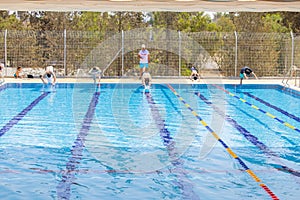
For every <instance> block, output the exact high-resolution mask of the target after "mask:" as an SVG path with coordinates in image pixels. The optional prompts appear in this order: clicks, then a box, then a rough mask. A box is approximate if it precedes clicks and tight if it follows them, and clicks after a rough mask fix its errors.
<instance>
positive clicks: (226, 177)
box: [0, 83, 300, 200]
mask: <svg viewBox="0 0 300 200" xmlns="http://www.w3.org/2000/svg"><path fill="white" fill-rule="evenodd" d="M299 98H300V93H298V92H296V91H293V90H290V89H284V88H282V87H281V86H279V85H243V86H235V85H225V86H224V85H187V84H186V85H184V84H181V85H180V84H179V85H177V84H172V85H159V84H154V85H153V86H152V89H151V91H150V93H146V94H145V93H143V89H142V88H141V87H140V85H138V84H101V86H100V88H97V87H95V86H94V85H93V84H87V83H75V84H57V86H56V88H55V89H53V88H43V87H42V85H41V84H6V85H4V86H0V102H1V103H0V177H1V178H0V180H1V181H0V198H1V199H8V200H15V199H43V200H44V199H89V200H93V199H205V200H207V199H208V200H210V199H214V200H215V199H222V200H223V199H228V200H231V199H277V198H279V199H289V200H293V199H298V198H299V196H300V187H299V186H300V185H299V183H300V165H299V163H300V153H299V152H300V147H299V143H300V137H299V134H300V130H299V129H300V103H299V102H300V101H299ZM214 134H216V135H217V137H218V138H219V140H217V139H216V136H215V137H214V136H213V135H214ZM226 148H227V149H226ZM229 152H233V153H232V154H230V153H229ZM251 172H252V173H253V174H252V175H251Z"/></svg>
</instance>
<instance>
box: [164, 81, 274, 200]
mask: <svg viewBox="0 0 300 200" xmlns="http://www.w3.org/2000/svg"><path fill="white" fill-rule="evenodd" d="M167 86H168V88H170V90H171V91H172V92H173V93H174V95H175V96H176V97H177V98H178V99H179V100H180V101H181V102H182V103H183V104H184V105H185V106H186V107H187V108H188V109H189V110H190V111H191V112H192V114H193V115H194V116H195V117H196V118H197V119H198V120H199V121H200V123H201V124H202V125H203V126H204V127H205V128H206V129H207V130H208V131H209V132H210V133H211V134H212V135H213V136H214V137H215V138H216V139H217V140H218V141H219V142H220V143H221V144H222V146H223V147H224V148H225V149H226V151H227V152H228V153H229V155H231V156H232V157H233V158H234V159H236V160H237V161H238V162H239V164H240V165H241V166H242V167H243V168H244V170H245V171H246V172H247V173H248V174H249V175H250V176H251V177H252V178H253V179H254V180H255V181H256V182H257V183H259V186H260V187H261V188H263V189H264V190H265V191H266V192H267V194H268V195H269V196H270V197H271V198H272V199H273V200H279V198H278V197H277V196H276V195H275V194H274V193H273V192H272V191H271V190H270V189H269V187H268V186H266V185H265V184H264V183H262V181H261V179H260V178H259V177H258V176H257V175H256V174H255V173H254V172H253V171H252V170H251V169H250V168H249V167H248V166H247V165H246V164H245V163H244V161H242V159H241V158H239V157H238V156H237V155H236V154H235V153H234V152H233V151H232V150H231V148H229V147H228V146H227V144H226V143H225V142H224V141H223V140H222V139H221V138H220V137H219V136H218V134H217V133H215V132H214V131H213V130H212V129H211V128H210V127H209V126H208V125H207V123H206V122H205V121H204V120H203V119H202V118H201V117H200V116H199V115H198V114H197V113H196V111H194V110H193V109H192V108H191V106H190V105H189V104H188V103H187V102H186V101H185V100H184V99H183V98H182V97H181V96H180V95H179V94H178V93H177V92H176V91H175V89H174V88H173V87H172V86H171V85H170V84H167Z"/></svg>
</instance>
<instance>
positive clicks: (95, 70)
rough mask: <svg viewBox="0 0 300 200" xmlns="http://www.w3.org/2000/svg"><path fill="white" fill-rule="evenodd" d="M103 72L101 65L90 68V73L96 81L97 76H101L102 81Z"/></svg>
mask: <svg viewBox="0 0 300 200" xmlns="http://www.w3.org/2000/svg"><path fill="white" fill-rule="evenodd" d="M101 73H102V71H101V69H99V67H93V68H92V69H90V71H89V74H91V75H92V77H93V80H94V83H96V79H97V76H98V77H99V82H100V80H101Z"/></svg>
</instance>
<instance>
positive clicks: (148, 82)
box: [142, 72, 152, 92]
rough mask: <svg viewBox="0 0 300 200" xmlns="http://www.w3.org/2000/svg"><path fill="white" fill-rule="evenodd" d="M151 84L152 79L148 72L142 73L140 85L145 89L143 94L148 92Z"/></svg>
mask: <svg viewBox="0 0 300 200" xmlns="http://www.w3.org/2000/svg"><path fill="white" fill-rule="evenodd" d="M151 83H152V77H151V75H150V73H149V72H144V73H143V75H142V85H143V86H144V87H145V92H149V89H150V86H151Z"/></svg>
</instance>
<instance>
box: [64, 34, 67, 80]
mask: <svg viewBox="0 0 300 200" xmlns="http://www.w3.org/2000/svg"><path fill="white" fill-rule="evenodd" d="M64 76H67V30H66V29H64Z"/></svg>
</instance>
